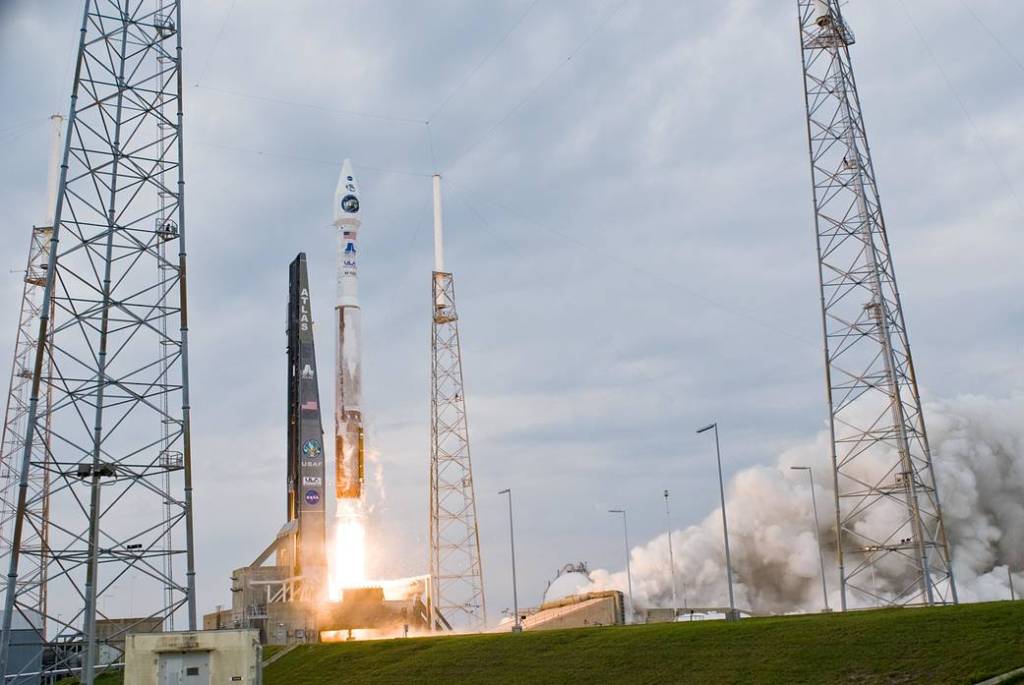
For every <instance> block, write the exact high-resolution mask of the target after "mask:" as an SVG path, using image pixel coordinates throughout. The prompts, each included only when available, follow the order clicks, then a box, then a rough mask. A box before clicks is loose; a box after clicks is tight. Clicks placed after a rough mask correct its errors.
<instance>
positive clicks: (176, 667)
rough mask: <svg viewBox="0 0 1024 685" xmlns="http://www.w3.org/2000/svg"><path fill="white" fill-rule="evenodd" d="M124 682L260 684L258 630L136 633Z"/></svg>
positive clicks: (131, 640) (129, 638) (127, 654)
mask: <svg viewBox="0 0 1024 685" xmlns="http://www.w3.org/2000/svg"><path fill="white" fill-rule="evenodd" d="M126 647H127V651H126V652H125V666H124V682H126V683H131V684H132V685H179V683H186V684H187V685H212V684H213V683H218V684H219V683H244V684H245V685H260V684H261V682H262V680H263V677H262V671H261V668H260V663H261V661H262V658H263V648H262V647H261V646H260V639H259V633H258V631H256V630H213V631H194V632H176V633H136V634H134V635H128V636H127V638H126Z"/></svg>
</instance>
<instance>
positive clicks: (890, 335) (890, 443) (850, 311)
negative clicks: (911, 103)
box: [797, 0, 957, 610]
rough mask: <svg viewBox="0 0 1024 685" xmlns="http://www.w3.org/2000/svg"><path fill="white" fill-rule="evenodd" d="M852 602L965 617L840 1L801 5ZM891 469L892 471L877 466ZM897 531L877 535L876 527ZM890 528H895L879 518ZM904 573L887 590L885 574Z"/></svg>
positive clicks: (803, 0)
mask: <svg viewBox="0 0 1024 685" xmlns="http://www.w3.org/2000/svg"><path fill="white" fill-rule="evenodd" d="M797 4H798V8H799V17H800V36H801V46H802V50H801V53H802V55H803V69H804V85H805V88H806V109H807V133H808V142H809V149H810V157H811V176H812V181H813V195H814V220H815V227H816V231H817V239H818V260H819V263H818V272H819V279H820V286H821V313H822V327H823V330H824V340H825V346H824V351H825V379H826V389H827V400H828V408H829V427H830V438H831V449H832V454H831V458H832V463H833V469H834V486H835V496H836V511H835V515H836V530H837V531H838V538H839V539H838V545H837V554H838V559H839V578H840V592H841V594H840V596H841V600H842V608H843V610H846V609H847V608H848V607H849V606H850V600H851V599H852V600H853V601H854V602H855V603H856V604H855V606H857V605H877V604H882V605H894V606H904V605H916V604H926V605H933V604H956V603H957V594H956V584H955V582H954V579H953V568H952V564H951V560H950V553H949V543H948V541H947V538H946V529H945V526H944V524H943V519H942V507H941V506H940V504H939V493H938V488H937V487H936V483H935V472H934V469H933V467H932V456H931V449H930V447H929V445H928V433H927V430H926V429H925V422H924V412H923V410H922V407H921V397H920V394H919V392H918V388H917V377H916V374H915V372H914V363H913V359H912V357H911V354H910V342H909V339H908V336H907V326H906V322H905V320H904V317H903V306H902V303H901V301H900V293H899V289H898V288H897V285H896V274H895V270H894V268H893V261H892V254H891V251H890V248H889V239H888V235H887V232H886V226H885V220H884V219H883V216H882V207H881V202H880V200H879V196H878V187H877V185H876V181H875V170H874V166H873V164H872V162H871V150H870V147H869V146H868V139H867V131H866V128H865V125H864V118H863V114H862V112H861V105H860V98H859V96H858V94H857V84H856V80H855V79H854V75H853V63H852V61H851V59H850V45H852V44H853V43H854V35H853V32H852V31H851V30H850V28H849V26H848V25H847V24H846V22H845V21H844V19H843V15H842V11H841V9H840V2H839V0H798V3H797ZM879 464H881V465H883V468H882V469H879V468H878V465H879ZM875 513H877V514H885V513H888V514H891V515H893V516H894V517H895V520H897V521H898V522H897V523H896V525H891V526H888V527H887V528H885V529H884V530H878V529H876V527H874V526H869V525H865V523H864V520H865V518H869V517H872V514H875ZM873 518H876V519H883V520H884V518H885V517H884V516H883V517H877V516H876V517H873ZM876 565H884V566H885V567H886V568H888V569H894V568H896V569H901V570H900V572H899V574H898V575H899V578H900V580H899V581H898V583H897V584H896V585H894V586H891V587H886V588H881V589H880V588H878V587H876V585H875V582H874V577H875V574H874V568H875V566H876Z"/></svg>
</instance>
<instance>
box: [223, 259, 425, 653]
mask: <svg viewBox="0 0 1024 685" xmlns="http://www.w3.org/2000/svg"><path fill="white" fill-rule="evenodd" d="M288 293H289V297H288V312H287V317H286V320H287V338H288V365H287V369H288V402H287V417H288V419H287V421H288V441H287V451H286V454H287V469H286V474H287V475H286V481H287V484H286V488H285V490H286V501H287V507H286V522H285V524H284V525H283V526H282V527H281V529H280V531H279V532H278V533H277V535H276V536H275V538H274V540H273V541H272V542H271V543H270V544H269V545H267V547H266V548H265V549H264V550H263V551H262V552H260V554H259V555H257V556H256V558H255V559H254V560H253V561H252V563H250V564H249V565H248V566H245V567H242V568H239V569H236V570H235V571H234V572H233V573H232V576H231V608H230V609H225V610H218V611H215V612H213V613H210V614H207V615H205V616H204V617H203V625H204V628H206V629H210V630H216V629H234V628H255V629H257V630H259V633H260V640H261V641H262V642H263V643H265V644H295V643H302V642H317V641H319V640H320V639H321V636H322V634H323V633H324V632H327V631H331V632H333V631H353V630H373V631H388V632H392V633H401V632H403V631H406V630H414V631H422V630H425V629H426V628H427V627H428V625H429V621H428V618H427V616H428V615H427V606H428V604H429V599H428V597H429V592H430V584H429V583H428V582H427V577H426V576H421V577H414V578H405V579H399V580H391V581H376V582H375V581H370V582H367V583H363V584H362V585H360V586H358V587H349V588H342V589H341V598H340V601H338V600H335V599H332V598H331V597H330V596H329V592H328V563H327V549H328V545H327V530H328V525H327V514H328V508H327V506H326V501H325V498H324V497H323V494H322V493H323V492H324V491H325V480H324V477H325V473H326V466H325V453H324V448H323V432H324V431H323V421H322V415H321V409H320V392H319V383H318V378H319V373H318V369H317V364H316V348H315V343H314V338H313V314H312V305H311V296H310V287H309V274H308V269H307V264H306V255H305V254H304V253H299V255H298V256H296V258H295V260H294V261H293V262H292V263H291V265H290V267H289V278H288ZM357 418H359V419H360V426H359V430H360V431H361V417H357ZM271 560H273V563H272V564H269V565H268V562H270V561H271Z"/></svg>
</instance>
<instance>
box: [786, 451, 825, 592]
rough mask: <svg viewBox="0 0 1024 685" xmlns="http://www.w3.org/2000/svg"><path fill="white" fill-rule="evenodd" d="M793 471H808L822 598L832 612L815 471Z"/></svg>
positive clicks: (793, 468) (808, 469) (793, 467)
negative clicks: (815, 487)
mask: <svg viewBox="0 0 1024 685" xmlns="http://www.w3.org/2000/svg"><path fill="white" fill-rule="evenodd" d="M789 468H790V469H792V470H793V471H806V472H807V480H808V481H809V483H810V486H811V507H812V509H813V510H814V541H815V543H816V544H817V545H818V564H819V565H820V566H821V596H822V599H823V600H824V602H825V611H832V609H830V608H829V606H828V586H827V585H826V584H825V553H824V552H823V551H822V549H821V523H820V521H819V520H818V498H817V496H815V494H814V469H812V468H811V467H810V466H790V467H789Z"/></svg>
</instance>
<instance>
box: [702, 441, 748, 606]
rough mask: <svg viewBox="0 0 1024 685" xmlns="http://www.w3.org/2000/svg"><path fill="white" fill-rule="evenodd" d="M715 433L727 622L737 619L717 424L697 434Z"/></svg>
mask: <svg viewBox="0 0 1024 685" xmlns="http://www.w3.org/2000/svg"><path fill="white" fill-rule="evenodd" d="M709 430H714V431H715V458H716V459H717V460H718V494H719V496H720V497H721V499H722V536H723V537H724V538H725V579H726V582H727V583H728V585H729V620H730V621H735V620H736V619H738V618H739V615H738V614H737V613H736V598H735V596H734V595H733V591H732V555H731V554H730V553H729V520H728V517H726V515H725V480H724V479H723V478H722V448H721V446H720V445H719V443H718V422H717V421H716V422H714V423H709V424H708V425H706V426H704V427H703V428H698V429H697V433H698V434H700V433H706V432H707V431H709Z"/></svg>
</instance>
